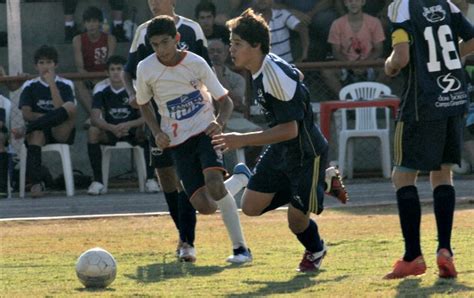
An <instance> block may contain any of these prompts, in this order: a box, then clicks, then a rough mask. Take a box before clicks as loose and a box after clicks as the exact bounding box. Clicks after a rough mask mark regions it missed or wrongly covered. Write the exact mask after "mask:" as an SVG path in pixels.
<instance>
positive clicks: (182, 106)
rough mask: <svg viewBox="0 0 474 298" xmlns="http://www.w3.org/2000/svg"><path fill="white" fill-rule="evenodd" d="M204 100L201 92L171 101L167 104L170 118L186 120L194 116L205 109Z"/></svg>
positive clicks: (197, 91) (194, 92)
mask: <svg viewBox="0 0 474 298" xmlns="http://www.w3.org/2000/svg"><path fill="white" fill-rule="evenodd" d="M204 105H205V103H204V98H203V97H202V95H201V92H200V91H199V90H196V91H193V92H191V93H189V94H184V95H181V96H180V97H178V98H176V99H173V100H170V101H168V102H167V103H166V107H167V108H168V112H169V115H170V118H172V119H176V120H185V119H188V118H191V117H192V116H194V115H195V114H196V113H197V112H199V110H201V109H202V108H203V107H204Z"/></svg>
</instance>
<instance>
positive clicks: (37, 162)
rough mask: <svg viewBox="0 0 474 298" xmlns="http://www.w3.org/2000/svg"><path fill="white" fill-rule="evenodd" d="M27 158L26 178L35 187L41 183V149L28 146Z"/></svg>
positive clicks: (35, 146)
mask: <svg viewBox="0 0 474 298" xmlns="http://www.w3.org/2000/svg"><path fill="white" fill-rule="evenodd" d="M27 154H28V155H27V157H26V176H27V177H28V179H29V181H30V182H31V183H32V184H33V185H34V184H38V183H41V147H40V146H37V145H28V149H27Z"/></svg>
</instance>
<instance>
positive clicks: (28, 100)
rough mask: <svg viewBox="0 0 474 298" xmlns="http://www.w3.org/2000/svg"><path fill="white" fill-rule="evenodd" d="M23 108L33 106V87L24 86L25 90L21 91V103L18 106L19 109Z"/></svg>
mask: <svg viewBox="0 0 474 298" xmlns="http://www.w3.org/2000/svg"><path fill="white" fill-rule="evenodd" d="M23 106H30V107H32V106H33V96H32V94H31V86H30V85H26V83H25V84H24V85H23V89H22V90H21V94H20V102H19V104H18V108H19V109H20V110H21V108H22V107H23Z"/></svg>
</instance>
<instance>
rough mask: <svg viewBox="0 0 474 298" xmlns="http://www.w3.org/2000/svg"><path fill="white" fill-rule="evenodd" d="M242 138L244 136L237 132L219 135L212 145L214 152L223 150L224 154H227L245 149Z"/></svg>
mask: <svg viewBox="0 0 474 298" xmlns="http://www.w3.org/2000/svg"><path fill="white" fill-rule="evenodd" d="M241 137H242V134H240V133H236V132H231V133H223V134H217V135H214V136H213V137H212V141H211V143H212V145H214V150H221V151H222V153H225V152H227V151H229V150H234V149H239V148H241V147H243V146H244V144H243V143H242V139H241Z"/></svg>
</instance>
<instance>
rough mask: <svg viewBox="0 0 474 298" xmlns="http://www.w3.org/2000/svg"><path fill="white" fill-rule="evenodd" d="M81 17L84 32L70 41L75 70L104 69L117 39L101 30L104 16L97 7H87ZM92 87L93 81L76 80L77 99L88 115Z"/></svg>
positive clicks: (82, 71)
mask: <svg viewBox="0 0 474 298" xmlns="http://www.w3.org/2000/svg"><path fill="white" fill-rule="evenodd" d="M82 19H83V21H84V27H85V28H86V32H84V33H82V34H80V35H76V36H75V37H74V39H73V41H72V43H73V48H74V61H75V63H76V67H77V71H78V72H80V73H87V72H95V71H105V70H106V61H107V59H108V58H109V57H110V56H111V55H113V53H114V52H115V48H116V47H117V41H116V39H115V37H114V36H113V35H110V34H107V33H104V32H101V30H100V28H101V25H102V23H103V21H104V16H103V15H102V11H101V10H100V9H99V8H97V7H94V6H90V7H88V8H87V9H86V10H85V11H84V14H83V16H82ZM93 87H94V82H93V81H78V82H77V91H78V93H79V97H78V99H79V101H80V102H81V104H82V105H83V107H84V108H85V109H86V111H87V113H88V114H89V115H90V113H91V103H92V96H91V90H92V88H93Z"/></svg>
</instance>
